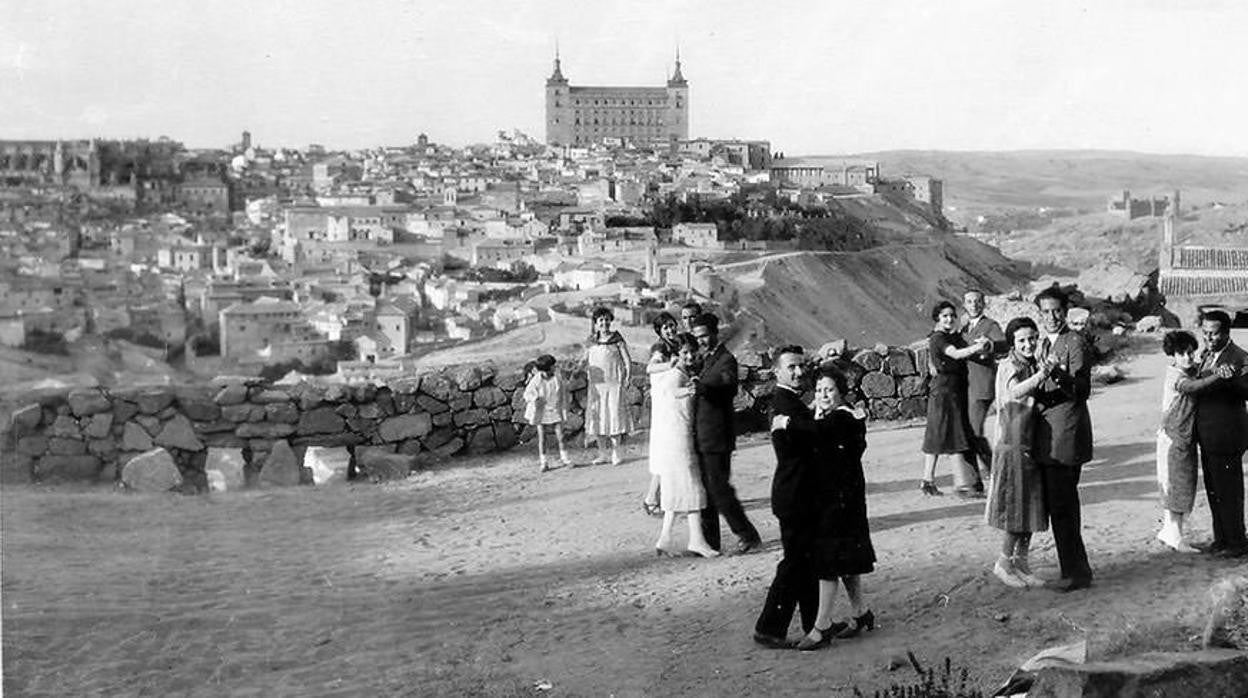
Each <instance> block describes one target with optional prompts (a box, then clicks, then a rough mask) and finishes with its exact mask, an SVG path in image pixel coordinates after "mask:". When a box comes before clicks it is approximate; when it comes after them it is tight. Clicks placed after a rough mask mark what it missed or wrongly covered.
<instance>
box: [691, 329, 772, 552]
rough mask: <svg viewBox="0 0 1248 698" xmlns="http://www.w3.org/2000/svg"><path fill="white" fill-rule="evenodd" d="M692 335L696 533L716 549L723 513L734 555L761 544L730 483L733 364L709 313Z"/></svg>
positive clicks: (734, 388)
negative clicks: (701, 500)
mask: <svg viewBox="0 0 1248 698" xmlns="http://www.w3.org/2000/svg"><path fill="white" fill-rule="evenodd" d="M692 334H693V336H694V337H695V338H697V340H698V347H699V348H700V349H701V351H702V357H701V358H702V370H701V372H700V373H699V374H698V376H697V379H696V380H695V381H694V386H695V388H694V401H693V445H694V449H695V450H696V451H697V454H698V466H699V467H700V469H701V471H702V485H703V487H705V488H706V500H707V505H706V508H705V509H703V510H702V532H703V533H704V534H705V536H706V542H707V544H709V545H710V546H711V547H712V548H714V549H716V550H719V542H720V541H719V516H720V514H723V516H724V520H725V521H727V522H728V528H730V529H732V532H733V533H735V534H737V539H738V541H737V553H738V554H743V553H748V552H750V551H751V550H754V549H756V548H758V547H759V546H760V545H762V539H761V538H759V535H758V529H756V528H754V524H752V523H750V519H749V518H748V517H747V516H746V515H745V509H744V508H743V507H742V506H741V501H740V500H738V499H737V492H736V490H734V489H733V488H732V483H731V482H730V478H731V476H732V452H733V451H734V450H736V447H737V434H736V432H735V431H734V427H733V411H734V407H733V401H734V400H735V399H736V397H737V381H738V377H737V360H736V358H734V357H733V355H732V354H731V353H730V352H729V351H728V349H727V348H726V347H724V345H722V344H720V343H719V318H717V317H715V316H714V315H712V314H711V313H703V314H702V315H699V316H698V317H697V319H695V320H694V322H693V328H692Z"/></svg>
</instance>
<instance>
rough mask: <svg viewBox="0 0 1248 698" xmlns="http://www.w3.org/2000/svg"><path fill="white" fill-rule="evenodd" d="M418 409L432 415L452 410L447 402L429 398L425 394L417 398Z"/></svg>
mask: <svg viewBox="0 0 1248 698" xmlns="http://www.w3.org/2000/svg"><path fill="white" fill-rule="evenodd" d="M416 407H418V408H419V409H421V410H422V411H424V412H428V413H430V414H439V413H441V412H445V411H447V410H449V409H451V408H450V407H449V406H448V405H447V404H446V403H445V402H443V401H441V400H438V399H437V398H432V397H429V396H428V395H425V394H424V393H421V394H419V395H417V396H416Z"/></svg>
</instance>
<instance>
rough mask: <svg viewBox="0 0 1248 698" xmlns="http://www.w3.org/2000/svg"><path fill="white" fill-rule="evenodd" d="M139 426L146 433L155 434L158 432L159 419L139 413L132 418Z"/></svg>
mask: <svg viewBox="0 0 1248 698" xmlns="http://www.w3.org/2000/svg"><path fill="white" fill-rule="evenodd" d="M134 421H136V422H138V424H139V426H141V427H143V430H144V431H146V432H147V433H148V434H151V435H152V436H155V435H157V434H159V433H160V419H159V418H158V417H155V416H153V415H150V414H141V415H138V416H137V417H135V418H134Z"/></svg>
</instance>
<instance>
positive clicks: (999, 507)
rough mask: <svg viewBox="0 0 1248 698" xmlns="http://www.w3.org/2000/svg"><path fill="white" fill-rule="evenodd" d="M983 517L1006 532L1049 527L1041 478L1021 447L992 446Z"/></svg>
mask: <svg viewBox="0 0 1248 698" xmlns="http://www.w3.org/2000/svg"><path fill="white" fill-rule="evenodd" d="M984 520H985V522H987V524H988V525H989V526H992V527H993V528H996V529H1000V530H1002V531H1007V532H1009V533H1035V532H1037V531H1043V530H1045V529H1047V528H1048V527H1049V515H1048V512H1047V511H1046V510H1045V508H1044V477H1043V475H1042V474H1041V472H1040V469H1039V468H1037V467H1036V466H1035V465H1034V464H1033V463H1032V462H1031V457H1030V456H1029V455H1027V452H1026V451H1025V450H1024V449H1023V448H1022V447H1020V446H1011V445H1007V444H1000V445H998V446H997V447H996V448H994V449H993V452H992V485H991V487H989V489H988V503H987V505H986V506H985V507H984Z"/></svg>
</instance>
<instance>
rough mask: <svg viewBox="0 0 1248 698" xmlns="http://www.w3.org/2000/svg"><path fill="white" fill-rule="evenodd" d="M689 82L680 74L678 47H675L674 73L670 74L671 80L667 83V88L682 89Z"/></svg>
mask: <svg viewBox="0 0 1248 698" xmlns="http://www.w3.org/2000/svg"><path fill="white" fill-rule="evenodd" d="M688 84H689V82H688V81H687V80H685V76H684V75H681V73H680V46H679V45H677V46H676V72H674V73H672V78H671V79H670V80H668V81H667V86H668V87H684V86H685V85H688Z"/></svg>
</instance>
